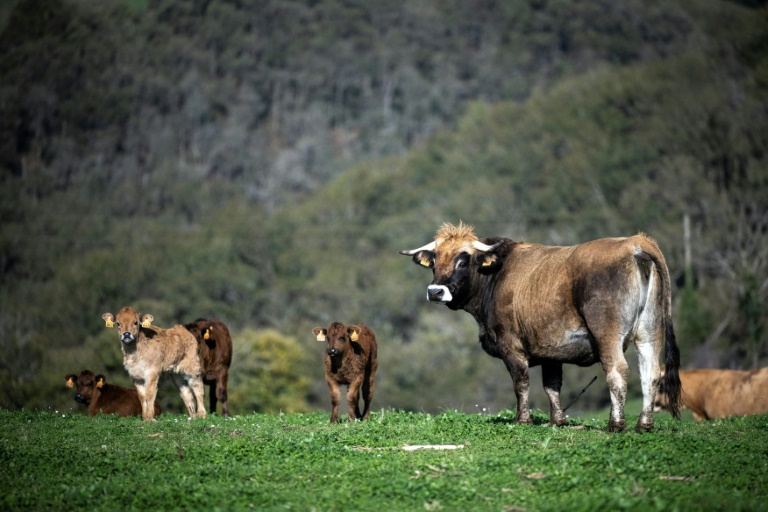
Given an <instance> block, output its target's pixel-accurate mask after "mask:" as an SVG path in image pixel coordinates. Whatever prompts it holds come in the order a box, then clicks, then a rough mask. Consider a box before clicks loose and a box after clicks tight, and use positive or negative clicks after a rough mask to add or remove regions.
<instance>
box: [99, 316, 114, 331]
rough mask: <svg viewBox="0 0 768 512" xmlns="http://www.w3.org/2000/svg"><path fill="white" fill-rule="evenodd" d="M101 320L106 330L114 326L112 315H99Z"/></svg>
mask: <svg viewBox="0 0 768 512" xmlns="http://www.w3.org/2000/svg"><path fill="white" fill-rule="evenodd" d="M101 318H102V319H103V320H104V322H105V323H106V325H107V327H108V328H110V329H111V328H112V327H113V326H114V325H115V317H114V316H113V315H112V313H104V314H103V315H101Z"/></svg>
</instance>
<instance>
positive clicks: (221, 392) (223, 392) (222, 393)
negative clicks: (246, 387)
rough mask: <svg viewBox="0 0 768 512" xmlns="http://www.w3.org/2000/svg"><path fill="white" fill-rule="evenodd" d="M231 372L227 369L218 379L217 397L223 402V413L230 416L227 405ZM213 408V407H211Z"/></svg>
mask: <svg viewBox="0 0 768 512" xmlns="http://www.w3.org/2000/svg"><path fill="white" fill-rule="evenodd" d="M228 379H229V374H228V372H227V371H226V370H225V371H223V372H221V374H219V378H218V379H216V398H217V399H218V400H219V402H221V413H222V414H223V415H224V416H230V414H229V407H228V406H227V380H228ZM211 410H213V409H211Z"/></svg>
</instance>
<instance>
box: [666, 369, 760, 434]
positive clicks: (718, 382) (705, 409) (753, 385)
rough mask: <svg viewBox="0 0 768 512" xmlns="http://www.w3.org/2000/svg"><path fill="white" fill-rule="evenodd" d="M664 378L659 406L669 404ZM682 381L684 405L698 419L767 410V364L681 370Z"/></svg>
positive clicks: (757, 412) (741, 414) (711, 418)
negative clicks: (747, 368) (746, 368)
mask: <svg viewBox="0 0 768 512" xmlns="http://www.w3.org/2000/svg"><path fill="white" fill-rule="evenodd" d="M662 372H663V369H662ZM661 382H662V385H661V386H660V387H659V392H658V393H657V395H656V408H657V409H658V410H661V409H668V407H669V406H668V403H669V398H668V396H667V393H666V389H664V386H663V382H664V381H663V380H662V381H661ZM680 383H681V384H682V389H683V391H682V404H683V408H687V409H690V410H691V412H692V413H693V418H694V419H695V420H696V421H701V420H714V419H717V418H725V417H727V416H743V415H747V414H766V413H768V368H763V369H761V370H754V371H737V370H715V369H699V370H680Z"/></svg>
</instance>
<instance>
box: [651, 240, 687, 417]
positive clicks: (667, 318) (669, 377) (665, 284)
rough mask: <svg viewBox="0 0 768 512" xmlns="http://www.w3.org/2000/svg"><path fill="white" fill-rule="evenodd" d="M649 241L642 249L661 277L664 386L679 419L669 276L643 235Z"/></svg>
mask: <svg viewBox="0 0 768 512" xmlns="http://www.w3.org/2000/svg"><path fill="white" fill-rule="evenodd" d="M645 238H646V240H648V241H649V242H651V245H652V247H653V250H647V251H646V250H644V251H643V252H645V254H647V255H648V257H650V258H651V260H653V263H654V265H655V266H656V269H657V271H658V273H659V277H660V278H661V300H662V309H663V311H664V313H663V315H664V316H663V318H662V323H663V326H664V337H665V338H666V342H665V344H664V360H665V364H666V371H665V372H664V387H665V389H666V392H667V397H668V398H669V412H670V413H672V416H673V417H675V418H677V419H680V393H681V389H682V386H681V384H680V375H679V373H678V370H679V369H680V349H679V348H678V346H677V341H676V340H675V329H674V327H673V325H672V284H671V280H670V278H669V269H668V268H667V263H666V261H664V255H663V254H662V253H661V250H660V249H659V247H658V245H657V244H656V241H655V240H653V239H652V238H650V237H645Z"/></svg>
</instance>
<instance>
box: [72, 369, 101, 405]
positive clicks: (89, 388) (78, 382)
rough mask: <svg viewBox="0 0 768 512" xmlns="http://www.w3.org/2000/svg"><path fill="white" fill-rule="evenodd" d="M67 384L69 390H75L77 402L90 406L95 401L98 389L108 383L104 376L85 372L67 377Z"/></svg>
mask: <svg viewBox="0 0 768 512" xmlns="http://www.w3.org/2000/svg"><path fill="white" fill-rule="evenodd" d="M65 378H66V384H67V387H68V388H75V389H76V393H75V401H77V402H80V403H81V404H85V405H88V404H90V403H91V400H93V397H94V393H95V392H96V390H97V389H101V387H102V386H103V385H104V384H105V383H106V381H107V380H106V378H105V377H104V376H103V375H94V374H93V372H92V371H90V370H83V371H82V372H80V375H79V376H78V375H74V374H72V375H67V376H66V377H65Z"/></svg>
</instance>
